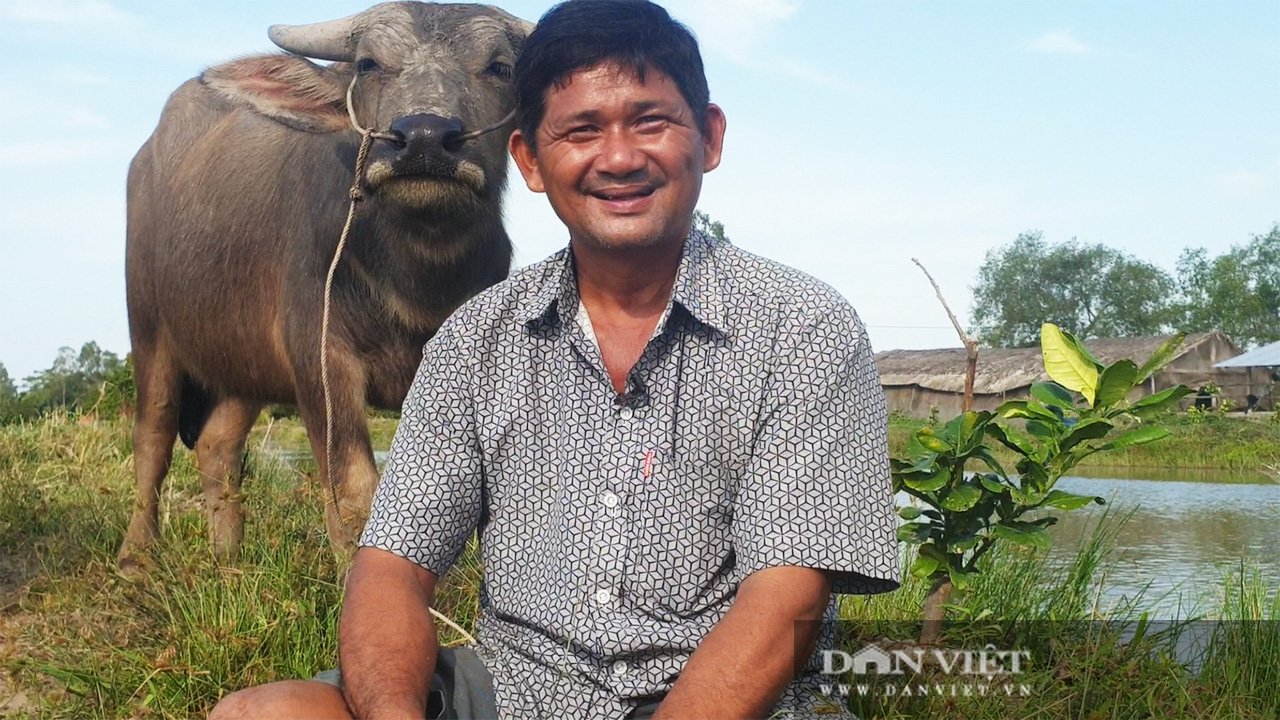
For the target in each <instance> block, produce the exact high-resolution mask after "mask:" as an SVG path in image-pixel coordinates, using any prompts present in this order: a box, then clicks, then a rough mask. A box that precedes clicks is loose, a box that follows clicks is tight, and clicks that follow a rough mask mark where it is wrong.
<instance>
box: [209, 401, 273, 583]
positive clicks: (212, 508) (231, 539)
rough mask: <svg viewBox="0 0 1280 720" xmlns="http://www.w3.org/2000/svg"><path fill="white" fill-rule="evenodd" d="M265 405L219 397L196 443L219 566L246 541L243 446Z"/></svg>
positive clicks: (231, 556)
mask: <svg viewBox="0 0 1280 720" xmlns="http://www.w3.org/2000/svg"><path fill="white" fill-rule="evenodd" d="M261 409H262V406H261V405H259V404H257V403H253V402H249V401H245V400H239V399H236V398H220V399H219V400H218V402H217V404H216V405H214V407H213V412H212V413H211V414H210V415H209V420H208V422H207V423H206V424H205V426H204V429H203V430H202V431H201V432H200V438H199V439H198V440H196V462H197V465H198V466H199V469H200V482H201V485H202V486H203V488H204V501H205V510H206V511H207V512H208V514H209V539H210V542H212V544H213V554H214V556H215V557H216V558H217V559H218V562H220V563H229V562H231V561H233V560H235V557H236V554H237V553H238V552H240V541H241V540H242V539H243V538H244V512H243V510H242V508H241V500H242V495H241V494H240V482H241V479H242V471H243V467H244V446H245V440H246V438H247V437H248V435H249V431H250V430H251V429H252V428H253V423H254V421H255V420H256V419H257V418H258V412H259V411H260V410H261Z"/></svg>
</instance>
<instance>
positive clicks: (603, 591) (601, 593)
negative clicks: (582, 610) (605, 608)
mask: <svg viewBox="0 0 1280 720" xmlns="http://www.w3.org/2000/svg"><path fill="white" fill-rule="evenodd" d="M596 602H598V603H600V604H601V605H608V604H609V603H611V602H613V593H612V592H610V591H609V589H608V588H600V589H599V590H597V591H596Z"/></svg>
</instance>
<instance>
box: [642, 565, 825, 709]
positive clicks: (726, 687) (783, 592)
mask: <svg viewBox="0 0 1280 720" xmlns="http://www.w3.org/2000/svg"><path fill="white" fill-rule="evenodd" d="M829 598H830V584H829V582H828V581H827V579H826V577H825V576H824V575H823V574H822V573H821V572H819V571H817V570H811V569H808V568H793V567H785V568H770V569H768V570H762V571H760V572H758V573H755V574H753V575H752V576H751V577H749V578H747V580H746V581H745V582H744V583H743V584H742V586H741V587H740V588H739V589H738V595H737V597H736V598H735V599H734V602H733V607H732V608H730V609H729V612H728V613H726V614H725V616H724V618H722V619H721V620H720V622H718V623H716V626H715V628H713V629H712V631H711V632H710V633H708V634H707V637H706V638H705V639H704V640H703V641H702V644H701V645H699V646H698V649H697V651H695V652H694V653H693V657H692V658H690V659H689V662H688V664H687V665H685V668H684V671H683V672H681V673H680V677H679V679H677V680H676V683H675V685H674V686H673V687H672V688H671V692H670V693H668V694H667V697H666V699H665V700H664V701H663V702H662V705H661V707H659V709H658V712H657V713H656V714H655V715H654V718H655V720H659V719H661V718H699V717H716V718H730V717H741V718H758V717H764V716H765V715H766V714H767V713H768V712H769V709H770V708H772V707H773V705H774V703H776V702H777V701H778V698H779V697H781V696H782V692H783V690H785V689H786V687H787V685H788V684H789V683H790V682H791V680H792V679H793V678H794V677H795V670H796V667H797V665H798V664H799V663H798V662H797V656H800V657H799V661H800V662H803V661H804V660H805V659H807V658H808V656H809V654H810V653H811V652H812V651H813V644H814V642H815V641H816V640H817V633H818V625H819V621H820V620H821V618H822V613H823V610H824V609H825V608H826V606H827V601H828V600H829ZM797 633H803V637H798V636H797Z"/></svg>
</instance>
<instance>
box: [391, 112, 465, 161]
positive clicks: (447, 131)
mask: <svg viewBox="0 0 1280 720" xmlns="http://www.w3.org/2000/svg"><path fill="white" fill-rule="evenodd" d="M391 131H392V132H394V133H398V134H399V135H400V137H401V138H402V142H403V143H404V149H405V153H407V154H410V155H437V154H440V153H441V152H444V153H447V154H452V153H454V152H457V151H458V149H459V148H461V147H462V123H461V122H459V121H458V120H455V119H453V118H445V117H440V116H439V115H427V114H421V115H406V116H404V117H402V118H399V119H397V120H396V121H395V122H393V123H391Z"/></svg>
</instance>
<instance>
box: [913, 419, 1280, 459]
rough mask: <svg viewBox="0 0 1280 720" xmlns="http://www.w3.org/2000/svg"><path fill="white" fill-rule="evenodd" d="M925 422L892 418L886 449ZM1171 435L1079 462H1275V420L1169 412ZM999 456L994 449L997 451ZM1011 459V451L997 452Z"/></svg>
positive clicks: (1278, 434)
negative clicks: (1003, 453)
mask: <svg viewBox="0 0 1280 720" xmlns="http://www.w3.org/2000/svg"><path fill="white" fill-rule="evenodd" d="M924 424H925V421H923V420H916V419H913V418H905V417H897V416H895V417H894V418H892V419H891V421H890V423H889V450H890V452H891V453H893V454H894V455H901V454H903V453H904V450H905V448H906V444H907V438H909V437H910V436H911V433H913V432H915V431H916V430H917V429H919V428H920V427H922V426H923V425H924ZM1160 425H1161V426H1162V427H1167V428H1169V430H1170V431H1171V432H1172V433H1173V435H1172V436H1171V437H1168V438H1165V439H1164V440H1161V441H1159V442H1154V443H1150V444H1147V445H1136V446H1133V447H1128V448H1123V449H1121V450H1116V451H1112V452H1107V453H1100V454H1098V455H1094V456H1092V457H1089V458H1086V459H1085V461H1084V462H1083V463H1081V467H1153V468H1188V469H1201V468H1219V469H1224V470H1248V471H1258V472H1262V471H1266V470H1267V469H1268V468H1269V467H1270V468H1274V467H1277V466H1280V423H1277V422H1271V421H1265V420H1254V419H1250V418H1244V417H1235V416H1221V415H1217V414H1215V413H1208V414H1204V415H1199V416H1195V415H1185V414H1183V415H1172V416H1169V417H1167V418H1162V419H1161V420H1160ZM998 455H999V453H998ZM1000 457H1001V459H1002V460H1010V461H1012V459H1013V455H1012V454H1011V453H1010V454H1006V455H1001V456H1000Z"/></svg>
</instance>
